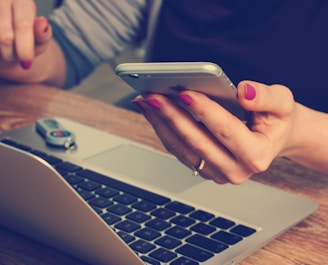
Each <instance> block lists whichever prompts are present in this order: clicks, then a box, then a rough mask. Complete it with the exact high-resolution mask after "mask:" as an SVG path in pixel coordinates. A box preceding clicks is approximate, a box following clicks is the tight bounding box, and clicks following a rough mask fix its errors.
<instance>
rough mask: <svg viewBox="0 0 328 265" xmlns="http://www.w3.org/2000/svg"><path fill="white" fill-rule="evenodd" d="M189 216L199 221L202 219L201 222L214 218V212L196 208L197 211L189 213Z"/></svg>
mask: <svg viewBox="0 0 328 265" xmlns="http://www.w3.org/2000/svg"><path fill="white" fill-rule="evenodd" d="M189 216H190V217H192V218H195V219H197V220H199V221H202V222H207V221H209V220H211V219H212V218H214V214H211V213H208V212H205V211H202V210H197V211H195V212H193V213H191V214H190V215H189Z"/></svg>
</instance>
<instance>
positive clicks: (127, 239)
mask: <svg viewBox="0 0 328 265" xmlns="http://www.w3.org/2000/svg"><path fill="white" fill-rule="evenodd" d="M117 234H118V235H119V236H120V237H121V238H122V239H123V241H124V242H125V243H127V244H128V243H130V242H132V241H134V240H135V237H134V236H131V235H129V234H127V233H124V232H122V231H119V232H118V233H117Z"/></svg>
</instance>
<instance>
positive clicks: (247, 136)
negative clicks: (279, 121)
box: [178, 91, 273, 183]
mask: <svg viewBox="0 0 328 265" xmlns="http://www.w3.org/2000/svg"><path fill="white" fill-rule="evenodd" d="M178 97H179V98H180V100H181V101H182V103H183V104H185V106H186V107H187V108H188V110H190V111H191V112H192V113H193V115H194V116H196V117H197V118H198V119H199V120H200V121H202V123H203V124H204V125H205V126H206V128H207V129H208V130H209V132H210V133H211V135H213V136H214V137H213V138H215V139H216V140H217V141H216V142H214V141H213V142H212V143H211V142H209V143H208V144H206V145H199V147H198V148H201V149H200V150H199V152H201V153H203V154H207V155H210V157H211V161H212V163H213V164H215V165H216V166H217V167H218V168H219V169H220V170H221V172H222V173H224V175H225V176H226V177H228V178H229V179H230V180H231V182H233V183H241V182H243V181H245V180H246V179H247V178H249V177H250V175H252V174H254V173H257V172H259V171H263V170H264V169H267V167H268V166H269V164H270V163H271V161H272V159H271V158H272V156H273V155H272V154H271V153H270V152H272V150H273V149H272V148H267V147H270V145H271V144H272V143H271V142H270V139H269V138H268V137H267V136H266V135H265V134H262V133H261V132H257V131H253V130H250V129H249V128H248V127H247V126H246V125H245V124H244V123H243V122H242V121H241V120H239V119H238V118H237V117H235V116H234V115H232V114H231V113H230V112H229V111H227V110H226V109H224V108H223V107H222V106H220V105H219V104H217V103H216V102H215V101H213V100H211V99H209V98H208V97H207V96H206V95H204V94H202V93H198V92H195V91H184V92H182V93H181V94H179V96H178ZM204 106H206V107H204ZM180 129H181V130H183V129H182V128H180ZM185 133H186V132H185ZM186 137H187V136H186ZM188 137H193V136H192V135H189V136H188ZM203 141H204V140H201V141H200V143H203ZM210 145H213V147H212V148H211V146H210ZM221 146H223V147H224V148H223V147H221ZM214 148H215V149H216V150H215V149H214ZM209 150H211V153H209Z"/></svg>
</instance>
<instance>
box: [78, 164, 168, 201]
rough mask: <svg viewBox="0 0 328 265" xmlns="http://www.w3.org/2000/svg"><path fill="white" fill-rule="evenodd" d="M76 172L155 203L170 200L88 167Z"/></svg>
mask: <svg viewBox="0 0 328 265" xmlns="http://www.w3.org/2000/svg"><path fill="white" fill-rule="evenodd" d="M78 174H79V175H81V176H83V177H86V178H88V179H92V180H94V181H96V182H99V183H103V184H104V185H106V186H108V187H110V188H114V189H117V190H121V191H123V192H126V193H129V194H131V195H134V196H137V197H138V198H141V199H145V200H147V201H150V202H153V203H155V204H159V205H164V204H166V203H168V202H169V201H170V199H169V198H167V197H164V196H161V195H158V194H156V193H153V192H150V191H147V190H144V189H141V188H138V187H135V186H132V185H130V184H127V183H124V182H121V181H119V180H116V179H113V178H110V177H108V176H105V175H102V174H99V173H97V172H94V171H92V170H88V169H85V170H81V171H79V172H78Z"/></svg>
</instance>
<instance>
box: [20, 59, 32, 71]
mask: <svg viewBox="0 0 328 265" xmlns="http://www.w3.org/2000/svg"><path fill="white" fill-rule="evenodd" d="M20 65H21V67H22V68H23V69H25V70H28V69H30V68H31V66H32V61H23V62H21V63H20Z"/></svg>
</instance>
